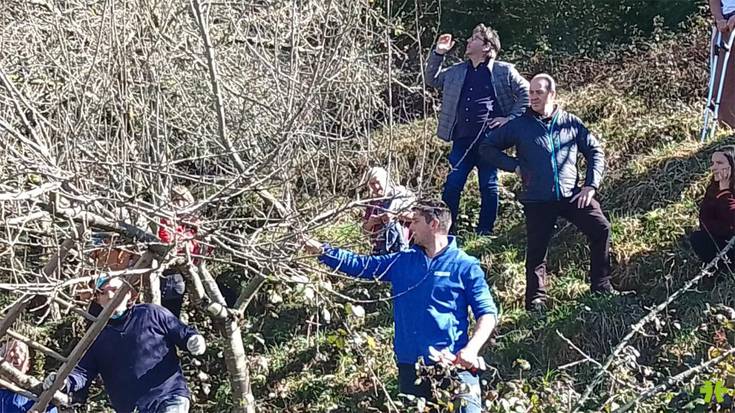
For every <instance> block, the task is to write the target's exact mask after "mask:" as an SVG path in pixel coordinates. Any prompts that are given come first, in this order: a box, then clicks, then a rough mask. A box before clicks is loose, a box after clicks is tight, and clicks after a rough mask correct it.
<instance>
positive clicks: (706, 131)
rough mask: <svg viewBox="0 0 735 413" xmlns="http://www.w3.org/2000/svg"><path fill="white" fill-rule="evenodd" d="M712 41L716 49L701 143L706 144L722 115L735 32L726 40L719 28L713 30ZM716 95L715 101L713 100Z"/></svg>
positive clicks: (711, 61) (713, 55)
mask: <svg viewBox="0 0 735 413" xmlns="http://www.w3.org/2000/svg"><path fill="white" fill-rule="evenodd" d="M712 40H714V47H710V61H709V62H710V77H709V87H708V91H707V103H706V104H705V107H704V114H703V118H704V119H703V125H702V135H701V137H700V141H701V142H704V141H706V140H707V139H709V138H711V137H713V136H714V134H715V131H716V130H717V121H718V117H719V114H720V100H721V99H722V88H723V86H724V84H725V76H726V74H727V68H728V66H729V60H730V51H731V50H732V44H733V40H735V30H733V31H731V32H730V34H729V36H728V37H727V39H726V38H724V36H723V35H722V32H720V31H719V30H717V27H713V28H712ZM723 51H724V56H723V58H722V61H723V64H722V70H720V76H719V77H720V78H719V81H718V82H717V91H716V92H715V74H716V72H717V65H718V64H719V61H720V52H723ZM713 95H714V100H713V99H712V98H713Z"/></svg>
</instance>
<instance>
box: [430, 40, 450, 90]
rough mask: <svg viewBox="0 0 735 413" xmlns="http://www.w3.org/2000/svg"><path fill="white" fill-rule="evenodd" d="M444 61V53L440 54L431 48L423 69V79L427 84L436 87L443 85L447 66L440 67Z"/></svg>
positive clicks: (439, 87)
mask: <svg viewBox="0 0 735 413" xmlns="http://www.w3.org/2000/svg"><path fill="white" fill-rule="evenodd" d="M442 63H444V55H440V54H438V53H436V52H435V51H434V49H432V50H431V51H430V52H429V57H427V58H426V69H425V70H424V81H425V82H426V85H427V86H431V87H434V88H437V89H441V88H442V87H444V78H445V77H446V75H447V71H448V70H449V68H446V69H442Z"/></svg>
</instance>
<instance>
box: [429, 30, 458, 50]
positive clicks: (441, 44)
mask: <svg viewBox="0 0 735 413" xmlns="http://www.w3.org/2000/svg"><path fill="white" fill-rule="evenodd" d="M452 47H454V40H452V35H451V34H446V33H445V34H443V35H441V36H439V39H438V40H437V41H436V48H434V50H435V51H436V52H437V53H438V54H445V53H446V52H448V51H450V50H452Z"/></svg>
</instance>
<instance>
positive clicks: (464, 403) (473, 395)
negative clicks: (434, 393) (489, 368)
mask: <svg viewBox="0 0 735 413" xmlns="http://www.w3.org/2000/svg"><path fill="white" fill-rule="evenodd" d="M458 378H459V380H460V381H461V382H462V383H465V384H467V385H468V386H469V387H470V392H469V393H463V394H459V395H457V396H455V397H456V398H455V406H456V407H457V408H458V409H456V410H455V411H456V412H458V413H480V412H482V402H481V393H482V392H481V389H480V376H478V375H476V374H472V373H470V372H469V371H460V372H459V373H458ZM398 391H400V392H401V393H403V394H413V395H414V396H417V397H423V398H424V399H426V400H431V399H432V397H431V390H430V387H429V383H427V382H426V381H422V382H421V384H419V385H416V366H415V365H413V364H402V363H399V364H398Z"/></svg>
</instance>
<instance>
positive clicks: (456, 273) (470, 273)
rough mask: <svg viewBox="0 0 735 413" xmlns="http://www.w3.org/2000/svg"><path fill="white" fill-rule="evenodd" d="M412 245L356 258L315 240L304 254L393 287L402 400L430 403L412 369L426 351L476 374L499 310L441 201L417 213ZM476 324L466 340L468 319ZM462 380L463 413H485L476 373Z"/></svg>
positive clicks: (427, 391) (423, 206) (417, 209)
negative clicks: (442, 353)
mask: <svg viewBox="0 0 735 413" xmlns="http://www.w3.org/2000/svg"><path fill="white" fill-rule="evenodd" d="M412 212H413V216H412V220H411V230H412V231H413V240H414V245H413V247H412V248H410V249H408V250H404V251H401V252H396V253H393V254H388V255H380V256H367V255H357V254H355V253H352V252H350V251H346V250H342V249H339V248H333V247H331V246H329V245H327V244H321V243H318V242H316V241H313V240H309V241H307V243H306V247H307V251H309V252H311V253H314V254H319V261H321V262H322V263H324V264H326V265H327V266H329V267H331V268H333V269H336V270H339V271H341V272H343V273H345V274H347V275H350V276H353V277H358V278H363V279H369V280H376V281H383V282H389V283H391V288H392V296H393V297H394V298H393V300H394V301H393V314H394V318H395V341H394V351H395V354H396V359H397V361H398V381H399V390H400V391H401V393H405V394H413V395H416V396H420V397H424V398H426V399H431V394H430V389H429V388H428V385H427V383H425V382H423V383H422V384H420V385H416V384H415V383H414V382H415V381H416V370H415V363H416V361H417V360H418V359H419V358H420V357H423V358H424V360H425V361H427V362H428V361H429V360H430V359H431V357H430V356H431V353H430V350H429V348H430V347H434V348H435V349H446V350H447V351H449V352H451V353H452V354H456V359H457V360H456V362H457V363H459V364H460V365H461V366H462V367H464V368H467V369H472V368H473V367H474V368H477V367H478V354H479V352H480V349H481V348H482V346H483V344H485V341H487V339H488V337H490V333H491V332H492V330H493V329H494V328H495V324H496V321H497V309H496V307H495V302H494V301H493V298H492V296H491V295H490V289H489V287H488V285H487V282H486V281H485V273H484V272H483V271H482V269H481V268H480V263H479V262H478V261H477V259H475V258H473V257H470V256H469V255H467V254H466V253H465V252H464V251H462V250H460V249H459V248H457V244H456V242H455V240H454V237H452V236H448V232H449V227H450V226H451V223H452V220H451V214H450V211H449V209H448V208H447V207H446V205H445V204H444V203H443V202H442V201H438V200H437V201H426V202H423V203H421V204H419V205H418V206H416V207H414V208H413V211H412ZM468 307H471V308H472V314H473V315H474V317H475V319H476V320H477V325H476V327H475V331H474V334H473V335H472V337H470V336H469V331H468V330H469V328H468V327H469V311H468ZM459 376H460V379H461V380H462V381H463V382H464V383H466V384H468V386H469V388H470V392H469V393H468V394H464V395H462V396H460V397H462V398H463V399H464V400H465V401H466V406H464V407H463V409H464V410H460V411H461V412H465V413H474V412H480V384H479V378H478V376H477V375H476V374H475V373H471V372H469V371H463V372H461V373H460V374H459Z"/></svg>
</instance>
